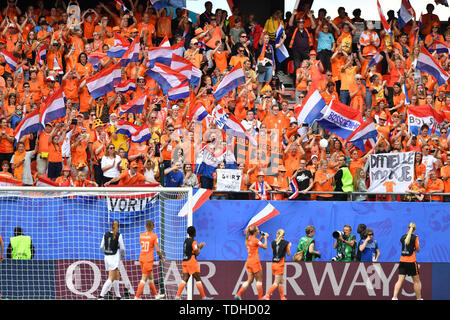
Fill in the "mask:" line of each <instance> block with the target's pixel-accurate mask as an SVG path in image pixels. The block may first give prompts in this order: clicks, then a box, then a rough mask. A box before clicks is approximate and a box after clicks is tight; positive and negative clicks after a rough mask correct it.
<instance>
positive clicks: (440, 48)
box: [434, 40, 450, 54]
mask: <svg viewBox="0 0 450 320" xmlns="http://www.w3.org/2000/svg"><path fill="white" fill-rule="evenodd" d="M434 44H435V45H436V53H439V54H450V48H449V47H448V46H447V44H445V43H444V42H441V41H438V40H436V41H435V42H434Z"/></svg>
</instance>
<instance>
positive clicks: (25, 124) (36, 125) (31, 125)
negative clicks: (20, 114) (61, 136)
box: [14, 109, 44, 142]
mask: <svg viewBox="0 0 450 320" xmlns="http://www.w3.org/2000/svg"><path fill="white" fill-rule="evenodd" d="M42 129H44V126H43V125H42V123H41V119H40V113H39V109H36V110H34V111H33V112H30V113H29V114H28V115H27V116H26V117H25V118H24V119H23V120H22V121H20V123H19V125H18V126H17V127H16V128H15V129H14V138H15V139H16V142H18V141H20V139H22V137H23V136H25V135H27V134H31V133H35V132H39V131H41V130H42Z"/></svg>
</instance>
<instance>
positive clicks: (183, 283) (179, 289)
mask: <svg viewBox="0 0 450 320" xmlns="http://www.w3.org/2000/svg"><path fill="white" fill-rule="evenodd" d="M185 286H186V282H184V281H181V282H180V284H179V285H178V291H177V297H180V296H181V293H182V292H183V290H184V287H185Z"/></svg>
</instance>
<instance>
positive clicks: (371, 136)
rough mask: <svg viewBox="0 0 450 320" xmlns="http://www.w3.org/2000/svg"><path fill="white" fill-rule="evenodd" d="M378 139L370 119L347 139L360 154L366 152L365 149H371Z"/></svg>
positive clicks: (375, 128)
mask: <svg viewBox="0 0 450 320" xmlns="http://www.w3.org/2000/svg"><path fill="white" fill-rule="evenodd" d="M377 137H378V131H377V127H376V126H375V123H374V122H373V120H372V118H369V119H367V120H366V121H364V122H363V123H361V125H360V126H359V127H358V129H356V130H355V131H354V132H353V133H352V134H351V135H350V136H349V137H348V139H347V141H348V142H350V143H352V144H353V145H354V146H355V147H357V148H358V149H359V150H361V151H362V152H366V148H367V147H369V148H373V147H374V146H375V144H376V141H377Z"/></svg>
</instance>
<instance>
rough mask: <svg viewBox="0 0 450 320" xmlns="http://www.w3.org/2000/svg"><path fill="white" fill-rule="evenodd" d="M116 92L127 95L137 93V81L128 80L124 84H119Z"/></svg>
mask: <svg viewBox="0 0 450 320" xmlns="http://www.w3.org/2000/svg"><path fill="white" fill-rule="evenodd" d="M114 90H115V91H116V92H120V93H127V92H130V91H136V80H135V79H128V80H126V81H124V82H121V83H119V84H118V85H117V86H115V89H114Z"/></svg>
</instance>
